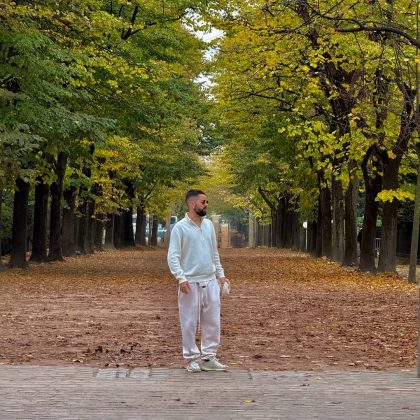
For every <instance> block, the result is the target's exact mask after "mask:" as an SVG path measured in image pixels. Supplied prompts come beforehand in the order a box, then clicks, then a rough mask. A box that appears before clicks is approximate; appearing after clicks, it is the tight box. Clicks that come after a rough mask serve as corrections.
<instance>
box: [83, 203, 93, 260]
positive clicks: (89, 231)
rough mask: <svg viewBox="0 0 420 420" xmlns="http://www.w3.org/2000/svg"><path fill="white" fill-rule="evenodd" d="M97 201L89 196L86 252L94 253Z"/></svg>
mask: <svg viewBox="0 0 420 420" xmlns="http://www.w3.org/2000/svg"><path fill="white" fill-rule="evenodd" d="M94 213H95V202H94V201H93V200H92V199H91V198H88V200H87V205H86V245H85V248H86V254H93V253H94V244H93V241H94V219H93V215H94Z"/></svg>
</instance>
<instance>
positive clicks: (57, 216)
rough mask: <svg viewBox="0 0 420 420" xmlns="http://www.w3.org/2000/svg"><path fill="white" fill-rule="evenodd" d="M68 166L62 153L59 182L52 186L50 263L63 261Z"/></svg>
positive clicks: (58, 170)
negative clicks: (62, 215) (64, 188)
mask: <svg viewBox="0 0 420 420" xmlns="http://www.w3.org/2000/svg"><path fill="white" fill-rule="evenodd" d="M66 166H67V155H66V154H65V153H62V152H60V153H59V154H58V157H57V162H56V164H55V172H56V175H57V180H56V181H55V182H53V183H52V184H51V187H50V192H51V210H50V211H51V213H50V214H51V216H50V249H49V253H48V260H49V261H63V260H64V258H63V250H62V248H61V199H62V196H63V182H64V175H65V172H66Z"/></svg>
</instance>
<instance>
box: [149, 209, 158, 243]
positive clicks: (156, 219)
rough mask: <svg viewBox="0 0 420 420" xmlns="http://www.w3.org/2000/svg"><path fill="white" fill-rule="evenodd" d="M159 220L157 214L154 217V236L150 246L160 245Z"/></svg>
mask: <svg viewBox="0 0 420 420" xmlns="http://www.w3.org/2000/svg"><path fill="white" fill-rule="evenodd" d="M157 234H158V218H157V216H156V214H154V215H153V216H152V236H151V238H150V246H157V245H158V236H157Z"/></svg>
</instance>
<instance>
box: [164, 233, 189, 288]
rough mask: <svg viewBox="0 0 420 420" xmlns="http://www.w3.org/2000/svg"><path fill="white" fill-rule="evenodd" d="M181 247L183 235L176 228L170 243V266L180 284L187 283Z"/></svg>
mask: <svg viewBox="0 0 420 420" xmlns="http://www.w3.org/2000/svg"><path fill="white" fill-rule="evenodd" d="M181 246H182V241H181V234H180V232H179V229H177V228H176V226H175V227H174V229H173V230H172V232H171V239H170V241H169V249H168V265H169V269H170V270H171V273H172V274H173V275H174V276H175V278H176V279H177V280H178V282H179V283H183V282H185V281H187V279H186V277H185V274H184V270H183V269H182V267H181Z"/></svg>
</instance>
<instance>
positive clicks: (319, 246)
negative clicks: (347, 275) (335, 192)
mask: <svg viewBox="0 0 420 420" xmlns="http://www.w3.org/2000/svg"><path fill="white" fill-rule="evenodd" d="M316 227H317V229H316V243H315V257H318V258H319V257H322V210H321V194H320V195H319V198H318V214H317V221H316Z"/></svg>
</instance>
